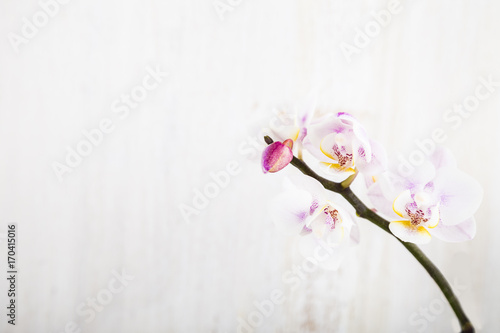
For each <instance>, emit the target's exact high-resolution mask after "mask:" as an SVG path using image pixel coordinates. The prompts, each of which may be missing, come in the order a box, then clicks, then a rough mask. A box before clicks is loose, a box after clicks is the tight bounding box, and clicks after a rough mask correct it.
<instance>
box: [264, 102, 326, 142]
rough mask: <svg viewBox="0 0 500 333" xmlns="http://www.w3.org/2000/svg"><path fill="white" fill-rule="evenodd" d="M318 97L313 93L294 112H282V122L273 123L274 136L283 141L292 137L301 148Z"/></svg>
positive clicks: (279, 116)
mask: <svg viewBox="0 0 500 333" xmlns="http://www.w3.org/2000/svg"><path fill="white" fill-rule="evenodd" d="M316 99H317V97H316V94H314V93H311V94H310V95H309V97H308V98H307V99H306V100H305V102H304V104H303V105H302V106H300V107H299V108H298V109H296V110H295V111H294V112H280V113H279V114H278V118H279V119H280V121H281V123H280V124H279V125H276V124H274V123H273V124H271V125H272V126H271V131H272V133H271V134H272V136H273V137H275V138H277V139H278V140H281V141H284V140H287V139H291V140H293V141H294V142H295V143H299V144H298V145H296V146H297V147H298V148H299V149H300V144H301V143H302V141H303V140H304V137H305V136H306V135H307V127H308V126H309V124H310V122H311V120H312V117H313V115H314V111H315V108H316Z"/></svg>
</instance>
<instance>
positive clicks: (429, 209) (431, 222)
mask: <svg viewBox="0 0 500 333" xmlns="http://www.w3.org/2000/svg"><path fill="white" fill-rule="evenodd" d="M368 196H369V197H370V199H371V201H372V203H373V204H374V205H375V207H376V209H377V210H379V211H380V212H382V213H384V214H385V215H387V216H388V217H389V219H390V221H391V223H390V224H389V228H390V230H391V232H392V233H393V234H394V235H395V236H397V237H398V238H399V239H401V240H402V241H405V242H412V243H416V244H425V243H428V242H429V241H430V240H431V236H432V235H433V236H436V237H437V238H439V239H442V240H444V241H448V242H461V241H467V240H470V239H472V238H474V236H475V233H476V223H475V220H474V217H473V214H474V213H475V212H476V210H477V209H478V208H479V205H480V203H481V200H482V189H481V186H480V185H479V184H478V183H477V182H476V181H475V180H474V179H473V178H472V177H470V176H469V175H467V174H465V173H463V172H461V171H460V170H458V168H457V167H456V162H455V160H454V159H453V157H452V155H451V153H450V152H449V151H448V150H446V149H444V148H438V149H436V150H435V152H434V153H433V154H432V155H431V156H430V161H428V162H426V163H424V164H422V165H421V166H420V167H419V168H418V169H417V170H416V171H415V172H414V173H413V174H412V175H411V176H410V177H408V178H403V177H400V176H399V175H397V174H394V173H390V174H389V173H387V174H385V176H383V177H380V179H379V180H378V181H377V182H375V184H374V185H373V186H371V187H370V188H369V190H368Z"/></svg>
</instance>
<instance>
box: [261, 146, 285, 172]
mask: <svg viewBox="0 0 500 333" xmlns="http://www.w3.org/2000/svg"><path fill="white" fill-rule="evenodd" d="M292 147H293V141H292V140H291V139H287V140H285V141H283V142H279V141H277V142H274V143H272V144H270V145H269V146H267V147H266V149H265V150H264V152H263V153H262V170H263V171H264V173H268V172H278V171H280V170H281V169H283V168H284V167H286V166H287V165H288V164H289V163H290V162H291V161H292V159H293V153H292Z"/></svg>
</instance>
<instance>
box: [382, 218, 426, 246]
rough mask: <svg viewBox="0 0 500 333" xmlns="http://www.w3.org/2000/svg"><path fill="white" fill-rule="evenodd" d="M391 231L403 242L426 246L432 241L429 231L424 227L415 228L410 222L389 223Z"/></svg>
mask: <svg viewBox="0 0 500 333" xmlns="http://www.w3.org/2000/svg"><path fill="white" fill-rule="evenodd" d="M389 229H390V230H391V232H392V233H393V234H394V236H396V237H397V238H399V239H401V240H402V241H403V242H410V243H415V244H426V243H429V242H430V241H431V235H430V233H429V232H428V231H427V229H425V228H424V227H422V226H418V227H414V226H412V225H411V222H410V221H393V222H391V223H389Z"/></svg>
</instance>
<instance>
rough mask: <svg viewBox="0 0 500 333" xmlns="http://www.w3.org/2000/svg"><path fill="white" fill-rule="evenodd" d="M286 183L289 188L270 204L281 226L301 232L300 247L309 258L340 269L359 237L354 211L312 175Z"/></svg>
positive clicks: (288, 230)
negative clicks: (339, 202)
mask: <svg viewBox="0 0 500 333" xmlns="http://www.w3.org/2000/svg"><path fill="white" fill-rule="evenodd" d="M285 187H286V189H287V191H286V192H283V193H282V194H280V195H278V196H277V197H276V198H274V200H273V201H272V202H271V207H270V210H271V213H272V216H273V221H274V222H275V224H276V226H277V228H278V229H279V230H281V231H283V232H286V233H291V234H300V235H301V237H300V241H299V251H300V253H301V254H302V255H303V256H304V257H305V258H307V259H308V260H311V261H312V262H314V263H317V264H318V265H320V266H321V267H323V268H325V269H329V270H335V269H337V268H338V267H339V266H340V264H341V262H342V260H343V258H344V257H345V254H346V252H347V250H348V249H349V248H350V247H352V246H353V245H355V244H357V243H358V240H359V231H358V228H357V225H356V224H355V222H354V219H353V218H352V216H351V214H350V213H349V212H348V211H347V210H345V209H344V208H343V207H342V206H341V205H339V204H337V203H334V202H333V200H331V199H330V198H327V197H326V191H325V190H324V188H323V186H322V185H321V184H320V183H319V182H318V181H316V180H314V179H312V178H308V177H307V178H306V177H302V178H297V179H294V183H292V182H291V181H289V180H287V182H286V186H285ZM332 197H333V196H332ZM339 198H340V197H339ZM335 201H336V202H337V200H335ZM339 201H340V200H339ZM321 251H322V252H324V253H323V255H322V256H320V254H319V253H320V252H321ZM325 253H326V255H325Z"/></svg>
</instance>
